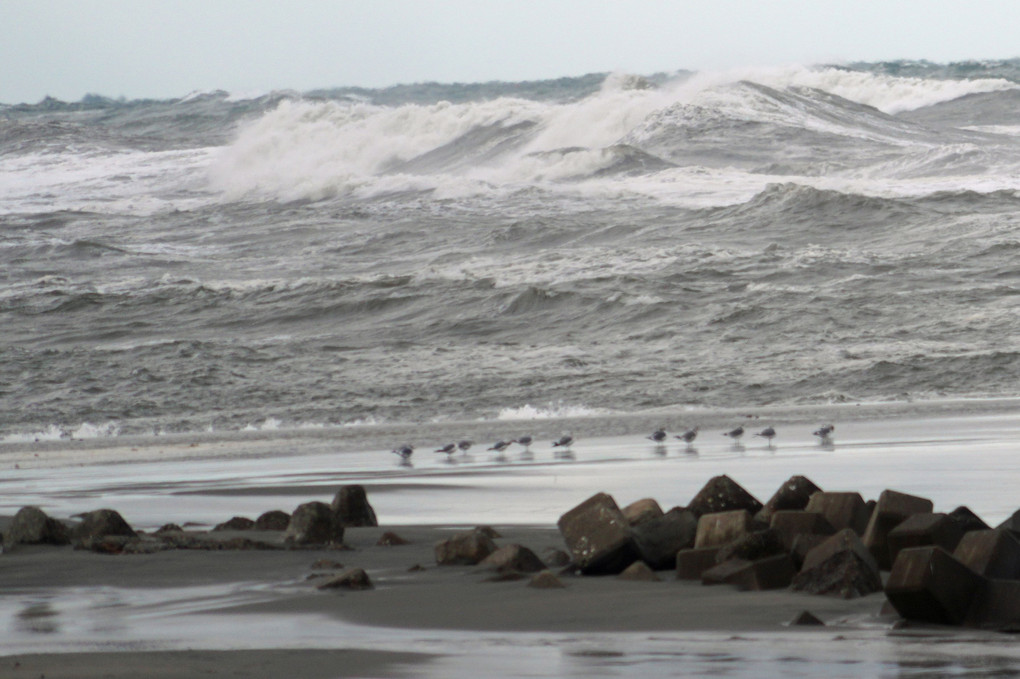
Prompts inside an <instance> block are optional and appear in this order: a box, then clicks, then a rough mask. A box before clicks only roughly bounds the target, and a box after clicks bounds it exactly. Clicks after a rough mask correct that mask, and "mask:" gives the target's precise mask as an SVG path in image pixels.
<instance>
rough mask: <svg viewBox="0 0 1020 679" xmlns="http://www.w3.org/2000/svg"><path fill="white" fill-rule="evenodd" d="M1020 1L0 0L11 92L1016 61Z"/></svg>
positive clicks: (2, 65) (10, 99)
mask: <svg viewBox="0 0 1020 679" xmlns="http://www.w3.org/2000/svg"><path fill="white" fill-rule="evenodd" d="M1018 27H1020V1H1018V0H960V1H957V2H949V1H948V0H674V1H673V2H665V1H661V0H660V1H656V0H616V1H609V0H601V1H595V0H536V1H531V0H333V1H328V0H286V1H281V0H262V1H253V0H0V102H3V103H20V102H36V101H38V100H40V99H41V98H42V97H43V96H45V95H51V96H54V97H57V98H59V99H64V100H69V101H76V100H78V99H80V98H81V97H82V96H83V95H85V94H87V93H95V94H102V95H106V96H112V97H119V96H125V97H128V98H138V97H176V96H182V95H184V94H187V93H189V92H192V91H194V90H206V89H225V90H229V91H232V92H235V93H247V92H259V91H268V90H272V89H297V90H308V89H312V88H317V87H334V86H342V85H361V86H368V87H380V86H386V85H392V84H396V83H409V82H420V81H425V80H435V81H440V82H455V81H456V82H472V81H484V80H532V79H542V78H555V77H560V76H567V75H582V74H584V73H591V72H601V71H626V72H631V73H652V72H656V71H675V70H678V69H692V70H709V69H718V68H730V67H742V66H768V65H786V64H791V63H804V64H810V63H818V62H836V61H856V60H866V61H873V60H883V59H901V58H905V59H928V60H931V61H938V62H945V61H955V60H962V59H998V58H1010V57H1016V56H1020V39H1018V38H1017V30H1018Z"/></svg>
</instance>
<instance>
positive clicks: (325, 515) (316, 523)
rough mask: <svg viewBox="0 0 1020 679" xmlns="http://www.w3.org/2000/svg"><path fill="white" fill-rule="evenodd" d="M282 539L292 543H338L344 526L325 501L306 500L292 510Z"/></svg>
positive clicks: (342, 536) (342, 534)
mask: <svg viewBox="0 0 1020 679" xmlns="http://www.w3.org/2000/svg"><path fill="white" fill-rule="evenodd" d="M283 540H284V542H286V543H288V544H293V545H328V544H340V543H342V542H343V540H344V527H343V525H342V524H341V523H340V521H339V519H338V518H337V515H336V512H334V511H333V508H332V507H330V506H329V505H327V504H326V503H325V502H306V503H304V504H302V505H299V506H298V508H297V509H295V510H294V514H292V515H291V517H290V523H289V524H287V531H286V532H285V533H284V534H283Z"/></svg>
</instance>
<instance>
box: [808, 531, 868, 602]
mask: <svg viewBox="0 0 1020 679" xmlns="http://www.w3.org/2000/svg"><path fill="white" fill-rule="evenodd" d="M791 589H794V590H796V591H800V592H808V593H809V594H827V595H832V596H839V597H842V598H844V599H852V598H855V597H859V596H866V595H868V594H871V593H873V592H880V591H882V577H881V574H880V573H879V569H878V563H877V562H876V561H875V559H874V557H873V556H872V555H871V552H869V551H868V549H867V548H866V547H865V546H864V543H863V542H862V541H861V539H860V538H858V537H857V534H856V533H855V532H854V531H852V530H850V529H849V528H847V529H844V530H842V531H840V532H839V533H836V534H835V535H833V536H832V537H829V538H827V539H826V540H825V541H824V542H822V543H821V544H820V545H818V546H817V547H815V548H814V549H812V550H811V551H810V552H808V553H807V556H806V557H804V565H803V566H802V568H801V570H800V572H799V573H798V574H797V575H796V576H795V577H794V578H793V582H792V583H791Z"/></svg>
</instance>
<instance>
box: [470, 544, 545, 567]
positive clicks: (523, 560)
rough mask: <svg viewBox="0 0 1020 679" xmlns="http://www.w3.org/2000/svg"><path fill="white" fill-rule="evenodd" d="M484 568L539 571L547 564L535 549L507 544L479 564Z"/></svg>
mask: <svg viewBox="0 0 1020 679" xmlns="http://www.w3.org/2000/svg"><path fill="white" fill-rule="evenodd" d="M478 565H479V566H481V567H483V568H494V569H496V570H498V571H515V572H518V573H537V572H539V571H543V570H545V564H544V563H542V560H541V559H539V558H538V557H537V556H536V555H535V553H534V552H533V551H531V550H530V549H528V548H527V547H524V546H522V545H506V546H505V547H500V548H499V549H497V550H496V551H495V552H493V553H492V554H490V555H489V556H487V557H485V558H484V559H483V560H482V561H481V562H480V563H479V564H478Z"/></svg>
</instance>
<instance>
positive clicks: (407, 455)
mask: <svg viewBox="0 0 1020 679" xmlns="http://www.w3.org/2000/svg"><path fill="white" fill-rule="evenodd" d="M392 452H393V454H394V455H399V456H400V457H401V459H404V460H409V459H411V455H412V454H413V453H414V446H412V445H406V446H400V447H399V448H394V449H393V451H392Z"/></svg>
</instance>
